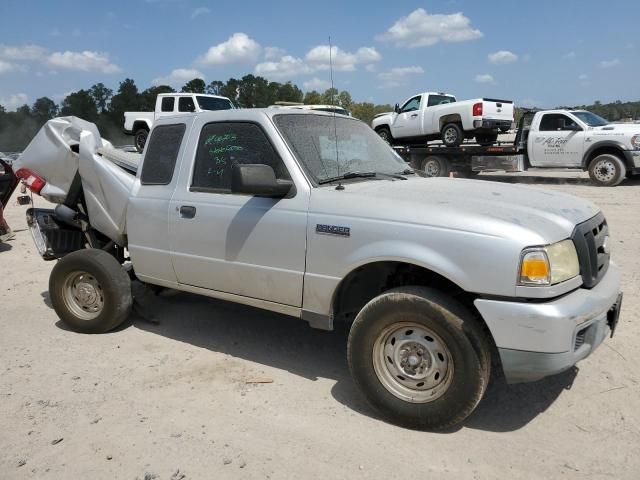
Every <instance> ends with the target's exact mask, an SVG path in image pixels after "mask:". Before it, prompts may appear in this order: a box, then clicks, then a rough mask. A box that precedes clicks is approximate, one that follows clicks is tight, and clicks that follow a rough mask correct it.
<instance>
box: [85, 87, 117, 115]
mask: <svg viewBox="0 0 640 480" xmlns="http://www.w3.org/2000/svg"><path fill="white" fill-rule="evenodd" d="M89 94H90V95H91V97H92V98H93V101H94V103H95V104H96V108H97V109H98V112H99V113H105V112H106V111H107V107H108V106H109V100H111V97H113V90H111V89H110V88H107V87H105V85H104V83H96V84H95V85H93V86H92V87H91V88H90V89H89Z"/></svg>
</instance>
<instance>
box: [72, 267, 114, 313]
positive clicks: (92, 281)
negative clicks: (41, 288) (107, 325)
mask: <svg viewBox="0 0 640 480" xmlns="http://www.w3.org/2000/svg"><path fill="white" fill-rule="evenodd" d="M62 289H63V291H62V298H63V300H64V303H65V305H66V307H67V308H68V309H69V311H70V312H71V313H73V314H74V315H75V316H76V317H78V318H79V319H81V320H93V319H94V318H96V317H97V316H98V315H100V312H102V308H103V307H104V293H103V291H102V287H101V286H100V283H98V280H96V278H95V277H94V276H93V275H91V274H89V273H87V272H78V271H76V272H70V273H69V274H68V275H67V278H66V279H65V281H64V285H63V286H62Z"/></svg>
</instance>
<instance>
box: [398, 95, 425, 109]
mask: <svg viewBox="0 0 640 480" xmlns="http://www.w3.org/2000/svg"><path fill="white" fill-rule="evenodd" d="M420 97H421V96H420V95H418V96H417V97H413V98H412V99H410V100H409V101H408V102H407V103H405V104H404V105H403V106H402V108H401V109H400V113H404V112H413V111H414V110H418V109H419V108H420Z"/></svg>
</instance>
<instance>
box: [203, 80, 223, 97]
mask: <svg viewBox="0 0 640 480" xmlns="http://www.w3.org/2000/svg"><path fill="white" fill-rule="evenodd" d="M223 88H224V82H221V81H220V80H212V81H211V82H209V85H207V89H206V92H207V93H208V94H209V95H222V89H223Z"/></svg>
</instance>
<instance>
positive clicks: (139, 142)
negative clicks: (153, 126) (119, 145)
mask: <svg viewBox="0 0 640 480" xmlns="http://www.w3.org/2000/svg"><path fill="white" fill-rule="evenodd" d="M148 136H149V130H147V129H146V128H140V129H138V130H136V133H135V135H134V137H133V140H134V143H135V146H136V150H137V151H138V152H139V153H142V151H143V150H144V146H145V145H146V143H147V137H148Z"/></svg>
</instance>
